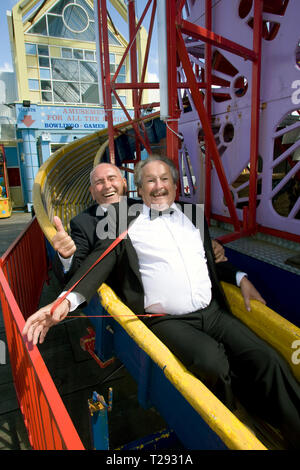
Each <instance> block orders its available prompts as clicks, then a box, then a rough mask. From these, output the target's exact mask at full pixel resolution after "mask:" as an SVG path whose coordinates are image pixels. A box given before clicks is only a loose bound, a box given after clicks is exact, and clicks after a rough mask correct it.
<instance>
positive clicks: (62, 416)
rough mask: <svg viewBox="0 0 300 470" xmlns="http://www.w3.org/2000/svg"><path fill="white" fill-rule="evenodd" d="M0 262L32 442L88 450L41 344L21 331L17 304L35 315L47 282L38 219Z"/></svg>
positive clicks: (0, 292)
mask: <svg viewBox="0 0 300 470" xmlns="http://www.w3.org/2000/svg"><path fill="white" fill-rule="evenodd" d="M35 262H36V264H35ZM0 263H1V264H0V298H1V304H2V311H3V319H4V325H5V331H6V339H7V346H8V351H9V355H10V363H11V368H12V375H13V379H14V384H15V389H16V394H17V398H18V401H19V405H20V409H21V412H22V414H23V417H24V422H25V426H26V428H27V431H28V436H29V441H30V444H31V446H32V448H33V449H36V450H83V449H84V447H83V444H82V442H81V441H80V438H79V436H78V434H77V432H76V429H75V428H74V425H73V423H72V421H71V419H70V417H69V415H68V413H67V411H66V409H65V407H64V404H63V402H62V400H61V397H60V395H59V393H58V391H57V389H56V387H55V385H54V383H53V381H52V379H51V376H50V374H49V372H48V370H47V368H46V366H45V364H44V361H43V359H42V357H41V355H40V353H39V350H38V348H37V347H36V346H32V344H30V343H27V342H25V341H24V338H23V337H22V334H21V332H22V330H23V327H24V324H25V319H24V316H23V314H22V312H21V309H20V305H18V302H19V301H20V304H22V305H23V307H24V309H25V311H26V312H27V316H28V315H30V314H31V313H32V312H33V311H34V310H35V309H36V308H37V306H38V302H39V296H40V292H41V289H42V284H43V283H44V280H45V279H46V278H47V264H46V251H45V243H44V236H43V234H42V232H41V230H40V228H39V226H38V223H37V221H36V220H35V219H33V221H32V222H31V223H30V224H29V226H28V228H27V229H26V230H25V231H24V232H23V234H21V235H20V237H18V239H17V240H16V241H15V243H14V244H13V245H12V247H11V248H9V250H8V251H7V252H6V253H5V255H4V256H3V258H1V260H0ZM35 286H36V290H35V289H34V287H35ZM20 291H21V292H20ZM17 298H18V299H19V301H18V302H17Z"/></svg>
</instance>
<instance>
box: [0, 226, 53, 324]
mask: <svg viewBox="0 0 300 470" xmlns="http://www.w3.org/2000/svg"><path fill="white" fill-rule="evenodd" d="M0 267H1V268H2V270H3V272H4V274H5V277H6V279H7V280H8V283H9V285H10V288H11V290H12V292H13V295H14V297H15V299H16V301H17V304H18V306H19V308H20V310H21V312H22V313H23V315H24V318H25V320H26V319H27V318H28V317H29V316H30V315H31V314H32V313H34V312H35V311H36V310H37V307H38V304H39V299H40V295H41V292H42V289H43V285H44V282H45V281H46V280H47V279H48V273H47V258H46V247H45V239H44V236H43V234H42V232H41V229H40V227H39V224H38V222H37V220H36V218H33V219H32V221H31V222H30V223H29V225H28V227H27V229H26V230H24V231H23V232H22V233H21V234H20V236H19V237H18V238H17V239H16V240H15V241H14V243H13V244H12V245H11V246H10V247H9V249H8V250H7V251H6V252H5V253H4V255H3V256H2V257H1V261H0Z"/></svg>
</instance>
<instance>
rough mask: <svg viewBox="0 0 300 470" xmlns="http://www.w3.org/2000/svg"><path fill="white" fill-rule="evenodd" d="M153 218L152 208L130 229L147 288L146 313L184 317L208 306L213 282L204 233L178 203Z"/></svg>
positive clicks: (144, 208) (144, 207) (147, 208)
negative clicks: (206, 253) (201, 235)
mask: <svg viewBox="0 0 300 470" xmlns="http://www.w3.org/2000/svg"><path fill="white" fill-rule="evenodd" d="M171 208H172V209H173V210H174V212H173V214H172V215H170V214H165V215H162V216H161V217H157V218H155V219H154V220H151V219H150V215H149V207H147V206H145V205H144V206H143V213H142V214H140V216H139V217H138V218H137V220H136V221H135V223H134V224H132V226H131V227H130V228H129V230H128V235H129V238H130V240H131V242H132V244H133V247H134V249H135V251H136V253H137V256H138V260H139V270H140V274H141V278H142V283H143V286H144V292H145V299H144V305H145V310H146V311H149V312H152V313H168V314H173V315H180V314H183V313H189V312H194V311H195V310H198V309H201V308H204V307H206V306H207V305H208V304H209V303H210V301H211V281H210V278H209V274H208V268H207V264H206V258H205V252H204V248H203V243H202V240H201V237H200V231H199V230H198V229H197V228H196V227H195V226H194V225H193V223H192V222H191V221H190V220H189V219H188V217H186V216H185V215H184V214H183V213H182V212H181V211H180V210H179V209H178V208H177V207H176V205H175V204H173V205H172V206H171Z"/></svg>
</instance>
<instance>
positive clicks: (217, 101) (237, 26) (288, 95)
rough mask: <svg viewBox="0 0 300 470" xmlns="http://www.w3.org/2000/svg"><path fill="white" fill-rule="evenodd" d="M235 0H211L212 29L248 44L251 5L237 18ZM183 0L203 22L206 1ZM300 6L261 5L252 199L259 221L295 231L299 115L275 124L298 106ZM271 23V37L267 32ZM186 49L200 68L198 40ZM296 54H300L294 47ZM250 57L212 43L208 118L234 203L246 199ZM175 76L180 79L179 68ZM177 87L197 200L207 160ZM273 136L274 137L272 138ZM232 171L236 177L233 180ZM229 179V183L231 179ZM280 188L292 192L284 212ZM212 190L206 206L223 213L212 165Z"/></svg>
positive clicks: (299, 207)
mask: <svg viewBox="0 0 300 470" xmlns="http://www.w3.org/2000/svg"><path fill="white" fill-rule="evenodd" d="M241 1H242V0H221V1H218V2H214V1H213V2H212V3H213V5H214V8H213V31H214V32H215V33H217V34H220V35H221V36H224V37H226V38H227V39H230V40H232V41H235V42H237V43H239V44H241V45H243V46H245V47H248V48H250V49H252V40H253V30H252V28H251V19H252V18H253V5H252V8H251V9H250V10H249V11H246V10H244V18H241V17H240V15H239V7H240V5H241ZM187 5H188V7H187V9H186V12H187V13H188V16H187V19H188V20H189V21H191V22H193V23H195V24H198V25H201V26H205V17H204V11H205V1H204V0H196V1H192V0H191V1H188V2H187ZM299 14H300V5H299V2H295V1H293V0H290V1H289V3H288V6H287V9H286V11H285V14H284V15H277V14H274V13H273V14H271V13H265V12H264V13H263V19H264V21H265V23H264V26H265V31H266V34H269V36H270V37H269V38H268V39H262V80H261V103H262V104H263V106H262V109H261V113H260V145H259V155H260V157H261V160H260V166H261V167H262V171H261V173H260V175H259V184H258V188H259V189H258V199H259V203H258V207H257V221H258V223H260V224H262V225H264V226H266V227H271V228H275V229H277V230H282V231H288V232H290V233H295V234H300V220H299V216H300V214H299V211H300V197H299V193H298V195H297V190H298V187H297V184H295V181H297V176H298V174H297V171H298V172H299V175H300V168H299V165H300V163H299V164H298V163H297V160H296V159H297V158H300V127H299V134H297V132H296V130H295V127H296V128H297V127H298V125H299V126H300V121H299V116H296V115H294V116H289V117H288V119H287V118H286V119H285V123H284V125H285V126H286V127H282V126H281V127H280V128H278V126H279V124H280V123H282V121H283V119H284V118H285V117H286V116H287V115H288V114H289V113H291V112H292V111H294V110H296V109H297V108H298V109H300V68H299V66H297V65H296V60H297V59H296V56H297V47H298V43H299V41H300V33H299V28H298V19H299ZM267 22H268V23H267ZM272 31H273V32H274V39H272V40H271V33H272ZM188 51H189V53H190V58H191V62H192V63H193V64H195V65H197V66H198V67H199V68H200V69H201V68H203V67H204V63H203V54H204V52H203V51H204V47H203V43H202V42H200V41H193V42H192V41H191V40H189V43H188ZM299 51H300V48H299V47H298V52H299ZM298 56H299V57H298V59H299V60H300V52H299V53H298ZM251 65H252V64H251V62H250V61H245V60H244V59H243V58H242V57H238V56H236V55H234V54H231V53H228V52H226V51H223V50H218V49H217V48H213V74H214V76H215V77H217V78H218V79H219V80H220V82H219V83H220V86H219V87H218V88H214V89H213V93H214V96H213V103H212V116H213V122H212V126H213V128H214V133H215V138H216V143H217V146H218V149H219V152H220V154H221V155H222V163H223V166H224V170H225V173H226V176H227V179H228V182H229V184H230V185H231V189H232V192H233V195H234V201H235V205H236V206H238V207H242V205H243V204H245V203H247V200H248V178H247V166H248V165H249V159H250V123H251V69H252V67H251ZM179 76H181V78H182V80H184V75H183V72H182V70H180V69H179ZM298 90H299V91H298ZM179 95H180V96H179V101H180V103H181V105H182V109H185V112H183V113H182V114H181V118H180V121H179V130H180V132H181V133H182V135H183V137H184V144H185V149H186V153H188V155H189V158H190V161H191V165H192V167H193V173H194V175H195V180H196V182H195V186H196V190H195V191H194V192H193V191H192V192H191V194H189V195H188V197H189V199H193V200H194V201H195V202H203V182H202V181H203V180H204V172H205V167H204V165H203V158H202V157H201V151H200V146H199V143H198V133H199V129H201V127H202V126H201V123H200V121H199V117H198V114H197V113H196V111H195V109H194V105H193V102H192V99H191V97H190V95H189V93H188V92H187V93H186V94H185V95H186V96H183V95H184V93H183V92H180V93H179ZM189 109H190V110H189ZM287 121H288V124H287ZM290 126H292V127H290ZM276 130H277V133H276ZM291 130H293V131H294V133H292V132H291ZM278 132H279V134H278ZM285 134H287V135H286V136H285ZM275 137H276V145H275V144H274V141H275ZM293 139H294V141H293V142H292V140H293ZM298 139H299V140H298ZM294 142H295V143H294ZM274 145H275V155H276V158H275V160H274ZM297 148H298V149H299V150H298V153H297ZM289 149H291V150H289ZM180 158H181V157H180ZM289 160H292V161H291V162H290V161H289ZM293 165H294V166H293ZM295 165H297V166H295ZM243 170H244V171H243ZM282 170H284V174H285V175H286V176H285V179H284V180H282V175H281V173H282ZM241 173H243V174H242V175H241ZM240 175H241V176H240ZM280 175H281V179H280ZM238 177H239V181H236V180H237V178H238ZM233 183H234V186H232V185H233ZM299 184H300V181H299ZM286 188H288V191H290V192H291V196H290V198H291V199H292V198H293V200H292V202H291V201H290V202H289V204H290V207H289V208H287V207H286V208H285V209H284V210H285V213H284V215H283V213H282V210H283V209H282V207H281V208H280V204H281V206H282V204H283V203H284V197H285V195H284V194H283V193H284V192H285V191H286ZM290 188H291V189H290ZM212 192H213V194H212V211H213V212H214V213H216V214H221V215H229V213H228V209H227V207H226V205H225V204H224V202H223V192H222V189H221V186H220V183H219V180H218V177H217V175H216V172H215V170H213V173H212ZM292 193H293V194H292ZM294 193H295V194H294ZM186 197H187V195H185V196H183V198H186ZM274 206H275V207H274ZM238 215H239V218H240V219H242V209H241V208H240V209H239V208H238ZM296 217H298V219H297V218H296Z"/></svg>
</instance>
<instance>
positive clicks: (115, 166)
mask: <svg viewBox="0 0 300 470" xmlns="http://www.w3.org/2000/svg"><path fill="white" fill-rule="evenodd" d="M101 165H111V166H112V167H114V168H117V170H118V171H119V172H120V175H121V176H122V178H123V175H122V173H121V170H120V168H118V167H117V165H114V164H113V163H109V162H101V163H98V164H97V165H96V166H94V168H93V169H92V171H91V172H90V184H91V186H93V184H94V183H93V176H94V171H95V170H96V169H97V168H98V167H99V166H101Z"/></svg>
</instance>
